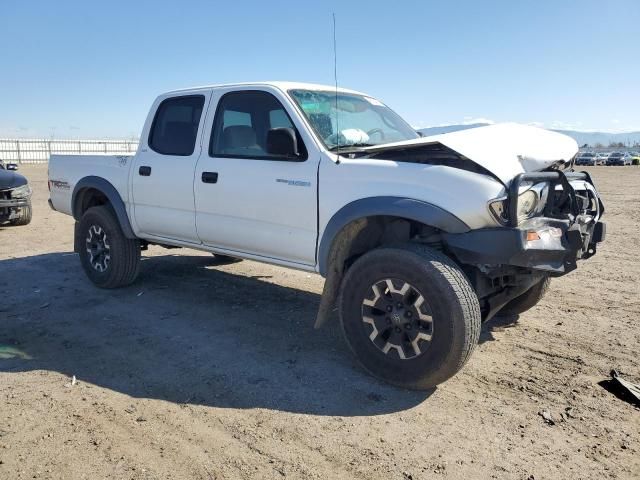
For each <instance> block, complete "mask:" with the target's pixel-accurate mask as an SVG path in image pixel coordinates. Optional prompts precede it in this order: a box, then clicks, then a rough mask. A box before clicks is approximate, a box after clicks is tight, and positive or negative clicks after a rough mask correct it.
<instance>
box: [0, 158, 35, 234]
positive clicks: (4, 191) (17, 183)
mask: <svg viewBox="0 0 640 480" xmlns="http://www.w3.org/2000/svg"><path fill="white" fill-rule="evenodd" d="M17 169H18V166H17V165H16V164H15V163H5V162H3V161H2V160H0V225H3V224H6V223H8V224H9V225H27V224H28V223H29V222H31V187H29V182H28V181H27V179H26V178H25V177H23V176H22V175H20V174H19V173H16V172H15V170H17Z"/></svg>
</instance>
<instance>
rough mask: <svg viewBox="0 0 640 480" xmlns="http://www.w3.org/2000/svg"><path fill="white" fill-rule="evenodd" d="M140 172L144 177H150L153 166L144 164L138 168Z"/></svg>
mask: <svg viewBox="0 0 640 480" xmlns="http://www.w3.org/2000/svg"><path fill="white" fill-rule="evenodd" d="M138 173H139V174H140V175H142V176H143V177H148V176H149V175H151V167H147V166H142V167H140V168H139V169H138Z"/></svg>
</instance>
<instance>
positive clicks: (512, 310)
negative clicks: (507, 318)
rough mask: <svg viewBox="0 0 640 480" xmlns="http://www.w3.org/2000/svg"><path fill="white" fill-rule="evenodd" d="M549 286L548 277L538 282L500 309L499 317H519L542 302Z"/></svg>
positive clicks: (549, 280)
mask: <svg viewBox="0 0 640 480" xmlns="http://www.w3.org/2000/svg"><path fill="white" fill-rule="evenodd" d="M550 284H551V279H549V277H547V278H545V279H544V280H541V281H539V282H538V283H536V284H535V285H534V286H533V287H531V288H530V289H529V290H527V291H526V292H524V293H523V294H522V295H520V296H518V297H516V298H514V299H513V300H511V301H510V302H509V303H507V304H506V305H505V306H504V307H502V308H501V309H500V312H499V315H519V314H521V313H524V312H526V311H527V310H529V309H530V308H533V307H535V306H536V305H537V304H538V302H539V301H540V300H542V297H544V296H545V294H546V293H547V290H549V285H550Z"/></svg>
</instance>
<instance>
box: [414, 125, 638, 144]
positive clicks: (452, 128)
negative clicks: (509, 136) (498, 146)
mask: <svg viewBox="0 0 640 480" xmlns="http://www.w3.org/2000/svg"><path fill="white" fill-rule="evenodd" d="M486 125H489V124H488V123H472V124H470V125H443V126H440V127H429V128H421V129H419V130H418V131H419V132H420V133H422V134H423V135H424V136H425V137H426V136H429V135H439V134H441V133H450V132H457V131H458V130H467V129H469V128H477V127H484V126H486ZM553 131H554V132H558V133H563V134H565V135H568V136H569V137H571V138H573V139H575V141H576V142H578V145H580V146H582V145H584V144H585V143H586V144H588V145H590V146H592V147H593V146H594V145H595V144H596V143H601V144H602V145H604V146H605V147H607V146H609V144H610V143H612V142H614V143H617V142H622V143H624V144H625V145H633V144H640V132H625V133H607V132H578V131H576V130H553Z"/></svg>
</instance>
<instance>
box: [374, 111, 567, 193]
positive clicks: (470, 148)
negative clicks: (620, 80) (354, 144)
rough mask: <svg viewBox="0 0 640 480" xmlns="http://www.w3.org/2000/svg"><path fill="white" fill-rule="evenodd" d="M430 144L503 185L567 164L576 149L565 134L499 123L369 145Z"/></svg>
mask: <svg viewBox="0 0 640 480" xmlns="http://www.w3.org/2000/svg"><path fill="white" fill-rule="evenodd" d="M431 143H440V144H442V145H445V146H446V147H448V148H450V149H451V150H454V151H456V152H458V153H459V154H461V155H463V156H464V157H466V158H468V159H469V160H470V161H472V162H474V163H476V164H478V165H480V166H481V167H483V168H485V169H486V170H488V171H490V172H491V173H492V174H494V175H495V176H496V177H498V178H499V179H500V180H501V181H502V182H503V183H504V184H505V185H508V184H509V183H510V182H511V180H512V179H513V178H514V177H515V176H516V175H518V174H520V173H524V172H536V171H540V170H544V169H545V168H548V167H550V166H552V165H554V164H558V163H562V162H565V163H569V162H570V161H571V159H572V158H573V157H574V156H575V154H576V153H577V152H578V144H577V142H576V141H575V140H574V139H573V138H571V137H568V136H567V135H563V134H561V133H557V132H551V131H549V130H544V129H542V128H538V127H531V126H528V125H520V124H517V123H501V124H496V125H488V126H486V127H477V128H470V129H467V130H460V131H457V132H452V133H444V134H441V135H433V136H429V137H422V138H417V139H415V140H407V141H404V142H396V143H389V144H384V145H379V146H375V147H369V148H367V149H366V150H367V151H386V150H387V149H390V150H393V149H395V148H397V147H402V148H404V149H406V148H407V147H409V148H410V147H412V146H416V147H418V146H420V145H426V144H431Z"/></svg>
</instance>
